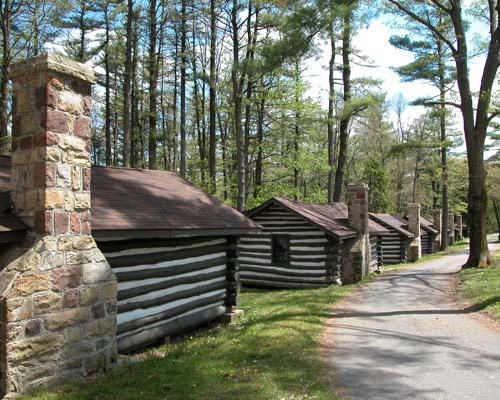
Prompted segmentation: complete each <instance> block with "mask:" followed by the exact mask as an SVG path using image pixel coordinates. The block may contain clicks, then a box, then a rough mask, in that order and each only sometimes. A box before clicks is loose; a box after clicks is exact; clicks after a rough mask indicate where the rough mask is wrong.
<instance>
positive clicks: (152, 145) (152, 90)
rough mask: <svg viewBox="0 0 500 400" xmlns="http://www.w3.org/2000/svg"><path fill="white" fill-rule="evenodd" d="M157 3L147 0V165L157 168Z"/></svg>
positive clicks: (153, 0) (154, 0)
mask: <svg viewBox="0 0 500 400" xmlns="http://www.w3.org/2000/svg"><path fill="white" fill-rule="evenodd" d="M157 11H158V10H157V4H156V0H150V1H149V57H148V64H149V113H148V126H149V140H148V155H149V158H148V167H149V169H156V168H157V161H156V146H157V131H156V130H157V127H156V121H157V106H156V102H157V98H158V49H157V39H158V28H157V19H158V15H157V14H158V12H157Z"/></svg>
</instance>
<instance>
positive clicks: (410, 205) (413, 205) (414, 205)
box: [408, 203, 420, 208]
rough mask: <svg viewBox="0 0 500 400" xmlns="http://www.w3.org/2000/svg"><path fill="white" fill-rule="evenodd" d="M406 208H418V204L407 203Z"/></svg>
mask: <svg viewBox="0 0 500 400" xmlns="http://www.w3.org/2000/svg"><path fill="white" fill-rule="evenodd" d="M408 207H410V208H420V203H409V204H408Z"/></svg>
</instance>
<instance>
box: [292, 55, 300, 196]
mask: <svg viewBox="0 0 500 400" xmlns="http://www.w3.org/2000/svg"><path fill="white" fill-rule="evenodd" d="M299 84H300V69H299V60H297V61H296V62H295V126H294V135H293V187H294V189H295V190H294V192H293V197H294V200H298V198H299V140H300V126H299V123H300V111H299V101H300V96H299Z"/></svg>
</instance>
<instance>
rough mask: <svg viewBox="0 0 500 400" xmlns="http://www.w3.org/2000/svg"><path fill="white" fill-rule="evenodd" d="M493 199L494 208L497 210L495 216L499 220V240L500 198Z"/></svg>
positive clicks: (499, 232) (499, 238) (499, 228)
mask: <svg viewBox="0 0 500 400" xmlns="http://www.w3.org/2000/svg"><path fill="white" fill-rule="evenodd" d="M491 200H492V202H493V210H494V211H495V218H496V220H497V232H498V240H499V241H500V204H498V200H497V199H495V198H492V199H491Z"/></svg>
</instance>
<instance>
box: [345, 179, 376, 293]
mask: <svg viewBox="0 0 500 400" xmlns="http://www.w3.org/2000/svg"><path fill="white" fill-rule="evenodd" d="M347 207H348V223H349V225H350V226H351V227H352V228H354V229H355V230H356V231H357V232H358V235H357V237H356V240H355V241H354V244H353V246H352V247H351V249H350V254H349V257H348V260H349V261H348V262H349V266H348V267H346V266H344V270H345V272H346V273H345V275H346V276H344V277H343V279H342V282H343V283H351V282H356V281H359V280H360V279H362V278H363V277H364V276H365V275H366V274H368V272H369V264H370V261H369V260H370V238H369V233H368V217H369V215H368V186H367V185H364V184H362V185H348V186H347Z"/></svg>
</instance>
